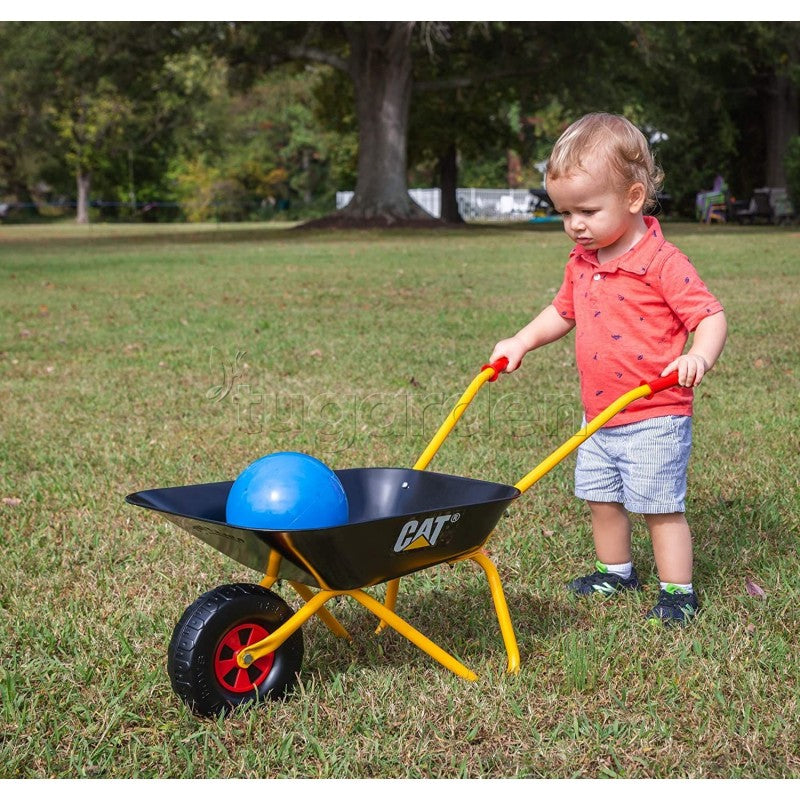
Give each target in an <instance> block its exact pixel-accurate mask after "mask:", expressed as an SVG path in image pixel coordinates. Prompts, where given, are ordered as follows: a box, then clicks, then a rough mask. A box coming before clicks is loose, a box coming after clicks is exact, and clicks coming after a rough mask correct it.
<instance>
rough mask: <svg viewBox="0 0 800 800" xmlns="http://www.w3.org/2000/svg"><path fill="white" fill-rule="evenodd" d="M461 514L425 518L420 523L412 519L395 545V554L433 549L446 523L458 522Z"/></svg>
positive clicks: (402, 530)
mask: <svg viewBox="0 0 800 800" xmlns="http://www.w3.org/2000/svg"><path fill="white" fill-rule="evenodd" d="M460 519H461V514H459V513H458V511H456V512H454V513H453V514H441V515H440V516H438V517H425V519H423V520H422V522H420V521H419V520H418V519H410V520H409V521H408V522H406V524H405V525H403V527H402V529H401V531H400V535H399V536H398V537H397V541H396V542H395V544H394V552H395V553H402V552H404V551H406V550H416V549H417V548H419V547H433V545H435V544H436V540H437V539H438V538H439V534H440V533H441V532H442V528H443V527H444V525H445V523H446V522H451V523H453V522H458V521H459V520H460Z"/></svg>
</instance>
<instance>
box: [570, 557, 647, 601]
mask: <svg viewBox="0 0 800 800" xmlns="http://www.w3.org/2000/svg"><path fill="white" fill-rule="evenodd" d="M595 566H596V567H597V572H593V573H592V574H591V575H584V576H583V577H582V578H575V580H573V581H570V582H569V583H568V584H567V589H569V590H570V591H571V592H573V593H574V594H604V595H610V594H616V593H617V592H619V591H622V590H625V589H639V588H641V587H640V585H639V579H638V578H637V577H636V570H632V571H631V576H630V578H622V577H620V576H619V575H616V574H614V573H613V572H609V571H608V569H607V568H606V567H605V566H604V565H603V564H601V563H600V562H599V561H596V562H595Z"/></svg>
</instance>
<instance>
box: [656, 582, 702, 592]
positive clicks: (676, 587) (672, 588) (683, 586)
mask: <svg viewBox="0 0 800 800" xmlns="http://www.w3.org/2000/svg"><path fill="white" fill-rule="evenodd" d="M660 583H661V589H662V590H664V589H666V590H667V591H668V592H670V594H676V593H680V594H691V593H692V592H693V591H694V587H693V586H692V584H691V583H667V582H665V581H661V582H660Z"/></svg>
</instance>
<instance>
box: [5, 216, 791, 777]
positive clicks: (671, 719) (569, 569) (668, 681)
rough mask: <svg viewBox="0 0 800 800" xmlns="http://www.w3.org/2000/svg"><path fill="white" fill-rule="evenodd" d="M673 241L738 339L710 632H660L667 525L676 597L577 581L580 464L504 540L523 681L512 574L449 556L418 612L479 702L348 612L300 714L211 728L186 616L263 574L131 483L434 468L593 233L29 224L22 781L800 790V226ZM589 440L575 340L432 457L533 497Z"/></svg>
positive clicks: (14, 597)
mask: <svg viewBox="0 0 800 800" xmlns="http://www.w3.org/2000/svg"><path fill="white" fill-rule="evenodd" d="M666 233H667V235H668V236H669V237H670V238H672V239H673V240H674V241H675V242H676V243H677V244H678V245H679V246H681V247H682V248H684V250H685V251H686V252H688V253H689V254H690V256H691V257H692V259H693V261H694V263H695V264H696V266H697V267H698V269H699V270H700V272H701V274H702V275H703V277H704V278H705V279H706V281H707V282H708V284H709V285H710V287H711V288H712V290H713V291H714V292H715V293H716V294H717V295H718V296H719V297H720V298H721V299H722V301H723V303H724V305H725V308H726V312H727V315H728V319H729V325H730V337H729V342H728V346H727V348H726V351H725V353H724V354H723V357H722V359H721V361H720V364H719V365H718V367H717V368H716V369H715V371H714V372H713V373H712V374H711V375H710V376H709V377H708V378H707V381H706V382H704V384H703V386H702V388H701V389H700V390H699V392H698V400H697V406H696V422H695V450H694V457H693V461H692V466H691V475H690V504H689V512H688V515H689V518H690V522H691V524H692V526H693V529H694V533H695V539H696V571H695V583H696V585H697V586H698V587H699V590H700V597H701V602H702V605H703V611H702V614H701V616H700V617H699V619H698V621H697V622H696V624H695V625H693V626H692V627H691V628H689V629H687V630H681V631H675V630H663V629H655V630H654V629H652V628H650V627H648V626H646V625H645V624H644V623H643V614H644V612H645V611H646V610H647V609H648V608H649V607H650V606H651V605H652V603H653V601H654V598H655V595H656V593H657V577H656V574H655V572H654V568H653V562H652V552H651V548H650V543H649V540H648V537H647V535H646V531H645V529H644V528H643V526H642V525H641V524H640V523H638V522H637V527H636V530H635V537H634V556H635V561H636V564H637V568H638V570H639V573H640V577H642V578H643V579H644V581H645V582H646V590H645V591H644V592H643V593H641V595H639V596H636V597H624V598H618V599H614V600H609V601H599V602H573V601H571V600H570V599H569V598H568V597H567V596H566V595H565V592H564V589H563V585H564V583H565V581H566V580H568V579H569V578H571V577H573V576H574V575H575V574H577V573H579V572H580V571H581V570H585V569H586V568H587V566H589V565H590V564H591V559H592V548H591V536H590V532H589V527H588V519H587V515H586V512H585V509H584V507H583V506H582V504H581V503H580V502H579V501H577V500H576V499H575V498H573V496H572V492H571V483H572V469H571V468H572V461H571V460H570V461H568V462H567V463H565V464H562V465H561V466H560V467H558V468H557V469H556V470H555V471H554V472H552V473H551V474H550V475H548V476H547V477H546V478H545V479H543V480H542V481H541V482H540V483H539V484H537V485H536V486H535V487H534V488H533V489H532V490H531V491H530V492H529V493H528V494H526V495H525V496H524V497H522V498H521V499H520V500H518V501H516V502H515V503H514V504H512V506H511V508H510V513H509V515H508V516H507V517H505V518H504V519H503V520H502V523H501V525H500V526H499V528H498V530H497V532H496V534H495V535H494V536H493V537H492V539H491V540H490V541H489V550H490V552H491V554H492V557H493V558H494V560H495V562H496V563H497V564H498V567H499V570H500V573H501V576H502V578H503V582H504V586H505V589H506V593H507V597H508V601H509V606H510V610H511V615H512V618H513V620H514V625H515V630H516V633H517V637H518V640H519V645H520V649H521V654H522V669H521V671H520V673H519V674H518V675H515V676H508V675H506V673H505V654H504V650H503V646H502V642H501V640H500V637H499V633H498V631H497V626H496V623H495V621H494V617H493V614H492V612H491V607H490V599H489V595H488V591H487V588H486V586H485V582H484V581H483V580H482V578H481V575H480V573H479V571H478V570H477V569H476V568H474V567H473V566H471V565H466V564H464V565H457V566H456V567H454V568H450V567H440V568H435V569H430V570H426V571H423V572H420V573H417V574H416V575H414V576H412V577H409V578H407V579H404V581H403V583H402V586H401V595H400V602H399V605H398V611H399V613H401V615H403V616H404V617H405V618H406V619H408V621H409V622H411V623H412V624H414V625H415V626H417V627H419V628H420V629H421V630H422V631H423V632H424V633H426V634H428V635H429V636H431V638H433V639H434V641H436V642H437V643H439V644H441V645H442V646H443V647H445V649H447V650H448V651H450V652H452V653H453V654H454V655H455V656H457V657H458V658H460V659H462V660H463V661H464V662H465V663H466V664H467V665H468V666H470V667H471V668H472V669H474V670H475V671H476V672H477V673H479V675H480V680H479V682H477V683H474V684H471V683H467V682H464V681H461V680H460V679H458V678H456V677H455V676H453V675H451V674H450V673H449V672H447V671H446V670H444V669H443V668H442V667H440V666H439V665H438V664H436V663H435V662H433V661H432V660H430V659H429V658H428V657H427V656H426V655H425V654H424V653H422V652H421V651H420V650H418V649H417V648H415V647H414V646H412V645H411V644H410V643H408V642H406V641H405V640H404V639H402V638H401V637H399V636H397V635H395V634H394V633H392V632H388V633H386V634H384V635H383V636H380V637H376V636H373V635H372V631H373V629H374V618H372V617H370V616H369V615H368V614H367V613H366V612H364V611H363V610H362V609H361V607H360V606H357V605H356V604H354V603H352V602H351V601H349V600H346V599H345V600H341V601H338V602H335V603H333V604H332V608H333V610H334V611H335V613H336V615H337V617H338V618H339V619H340V620H341V621H342V622H343V623H344V624H345V625H346V626H347V627H348V628H349V629H350V630H351V633H352V634H353V641H352V643H349V644H348V643H346V642H343V641H340V640H337V639H335V638H334V637H332V636H331V635H330V634H329V632H328V631H327V629H326V628H325V627H324V626H323V625H321V624H320V623H319V622H317V621H316V620H311V621H310V622H309V623H308V624H306V625H305V626H304V628H303V633H304V637H305V648H306V656H305V661H304V665H303V672H302V675H301V684H300V687H299V689H298V691H297V692H296V693H295V694H294V695H293V696H292V697H291V698H290V699H289V700H288V701H286V702H284V703H276V704H270V705H268V706H266V707H259V708H257V709H251V710H247V711H244V712H237V713H236V714H235V715H233V716H232V717H231V718H229V719H227V720H225V721H206V720H200V719H196V718H194V717H193V716H192V715H191V714H190V713H188V711H187V710H186V708H185V707H184V706H183V705H182V704H181V703H180V701H179V700H178V698H177V697H176V696H175V695H174V694H173V693H172V690H171V688H170V686H169V681H168V679H167V675H166V670H165V660H166V648H167V644H168V642H169V638H170V635H171V631H172V627H173V625H174V624H175V622H176V621H177V620H178V618H179V617H180V615H181V613H182V612H183V609H184V608H185V607H186V606H187V605H189V604H190V603H191V602H192V601H193V600H194V599H195V598H196V597H197V596H198V595H199V594H201V593H202V592H204V591H206V590H208V589H210V588H212V587H214V586H216V585H219V584H222V583H227V582H232V581H257V580H259V578H260V576H259V575H257V574H255V573H253V572H251V571H249V570H247V569H246V568H243V567H240V566H239V565H237V564H236V563H235V562H232V561H230V560H229V559H226V558H225V557H224V556H222V555H221V554H219V553H217V552H216V551H215V550H212V549H211V548H209V547H207V546H206V545H204V544H202V543H201V542H199V541H197V540H195V539H193V538H192V537H191V536H189V535H188V534H186V533H184V532H183V531H181V530H179V529H177V528H175V527H173V526H171V525H170V524H169V523H167V522H166V521H163V520H161V518H157V517H156V516H155V515H149V514H147V513H146V512H144V511H142V510H141V509H138V508H134V507H131V506H129V505H126V504H125V503H124V502H123V498H124V496H125V495H126V494H128V493H130V492H132V491H136V490H139V489H144V488H149V487H154V486H167V485H178V484H189V483H202V482H208V481H215V480H230V479H232V478H233V477H235V476H236V475H237V474H238V472H239V471H240V470H241V469H242V468H243V467H244V466H245V465H246V464H247V463H249V462H250V461H252V460H253V459H254V458H256V457H257V456H260V455H262V454H264V453H268V452H271V451H274V450H278V449H293V450H306V451H308V452H311V453H312V454H314V455H317V456H318V457H320V458H322V459H324V460H325V461H326V462H327V463H329V464H330V465H331V466H333V467H335V468H343V467H351V466H373V465H375V466H382V465H391V466H410V465H411V464H413V462H414V460H415V459H416V457H417V455H418V454H419V453H420V452H421V451H422V449H423V448H424V446H425V445H426V444H427V442H428V440H429V438H430V436H432V434H433V433H434V431H435V429H436V427H437V426H438V424H439V422H440V421H441V420H442V419H443V418H444V415H445V414H446V413H447V412H448V411H449V409H450V405H451V404H452V403H453V402H454V401H455V399H457V397H458V396H459V394H460V393H461V391H463V389H464V388H465V387H466V385H467V383H468V382H469V381H470V380H471V378H472V377H473V376H474V375H475V374H476V372H477V370H478V369H479V367H480V365H481V364H483V363H484V361H485V360H486V358H487V357H488V355H489V354H490V352H491V349H492V346H493V345H494V343H495V342H496V341H497V340H498V339H499V338H502V337H504V336H507V335H509V334H510V333H512V332H514V331H515V330H517V328H518V327H519V326H521V325H522V324H523V323H524V322H526V321H527V320H528V319H529V317H530V315H531V314H533V313H534V312H535V311H536V310H538V309H539V308H540V307H541V306H543V305H544V304H546V303H547V302H549V301H550V299H551V298H552V295H553V292H554V290H555V288H556V287H557V286H558V284H559V282H560V278H561V274H562V270H563V264H564V261H565V258H566V254H567V251H568V245H569V243H568V241H567V239H566V237H564V235H563V233H560V232H559V231H556V230H540V229H538V228H537V229H536V230H533V226H527V227H526V226H519V227H510V228H479V227H470V228H467V229H466V230H464V231H450V230H448V231H445V232H431V231H427V232H415V233H410V232H407V231H404V232H384V233H380V232H370V233H356V232H347V233H344V232H340V233H320V232H315V233H309V232H307V233H302V232H298V231H292V230H286V229H278V228H273V227H266V226H257V225H250V226H224V225H223V226H206V227H200V226H196V227H195V226H164V227H156V226H153V227H145V226H141V227H135V226H93V227H92V228H90V229H88V230H82V229H79V228H76V227H74V226H45V227H33V226H24V227H20V228H10V227H7V226H6V227H2V228H0V409H2V411H1V412H0V498H7V499H6V500H4V501H3V502H2V503H0V530H1V531H2V533H1V534H0V535H1V536H2V539H1V541H2V548H3V558H2V559H0V642H2V648H1V651H0V704H1V708H0V778H3V777H5V778H9V777H10V778H13V777H79V776H91V777H109V778H113V777H195V778H207V777H323V778H367V777H384V778H387V777H432V778H454V777H495V778H502V777H569V776H582V777H604V776H620V777H627V778H650V777H716V778H737V777H760V778H777V777H794V778H796V777H800V735H799V734H800V731H798V720H800V708H799V707H798V688H797V687H798V679H799V678H800V656H798V647H797V642H798V640H800V576H799V575H798V559H797V556H798V531H800V496H799V495H800V492H799V490H798V477H797V476H798V466H799V465H798V460H799V459H798V453H800V424H798V423H800V403H799V402H798V386H799V384H800V369H799V368H800V355H799V354H798V342H800V233H799V232H798V231H797V229H791V228H790V229H776V228H767V227H762V228H737V227H732V226H728V227H718V228H713V229H707V228H701V227H700V226H696V225H668V226H666ZM579 421H580V410H579V408H578V393H577V380H576V376H575V372H574V364H573V356H572V340H571V337H568V338H567V339H566V340H562V341H560V342H558V343H556V344H554V345H552V346H550V347H548V348H546V349H544V350H542V351H540V352H538V353H535V354H532V355H531V356H529V357H528V359H527V360H526V363H525V366H524V368H523V369H522V370H521V371H519V372H517V373H515V375H513V376H509V377H507V378H505V379H503V380H501V381H500V382H498V383H496V384H492V385H490V386H488V387H486V388H484V390H483V391H482V392H481V393H480V395H479V396H478V398H477V399H476V401H475V403H474V404H473V407H472V408H471V409H470V411H469V412H468V415H467V416H465V417H464V419H463V420H462V423H461V424H460V425H459V427H458V428H457V429H456V431H455V432H454V433H453V435H452V436H451V437H450V439H449V440H448V441H447V442H446V443H445V445H444V447H443V448H442V450H441V452H440V453H439V455H438V456H437V457H436V459H435V460H434V462H433V464H432V468H434V469H436V470H438V471H442V472H450V473H453V474H457V475H467V476H472V477H477V478H484V479H487V480H496V481H501V482H511V483H513V482H515V481H516V480H518V479H519V478H521V477H522V476H523V475H524V474H525V473H526V472H527V471H528V470H529V469H531V468H532V467H533V466H535V465H536V463H538V461H539V460H541V458H543V457H544V456H545V455H546V454H547V453H548V452H550V450H551V449H552V448H553V447H555V446H557V445H558V444H560V443H561V442H562V441H563V440H564V439H565V438H567V436H568V435H569V434H571V433H572V432H573V429H574V428H575V427H577V425H578V423H579ZM17 500H18V501H19V502H18V503H17V502H16V501H17ZM748 579H749V580H750V581H752V582H755V583H756V584H758V585H759V586H761V587H762V588H763V590H764V592H765V594H766V596H765V597H756V596H751V594H749V593H748V591H747V586H746V581H747V580H748ZM373 591H375V593H376V594H377V596H382V589H380V588H378V589H376V590H373ZM279 592H280V594H281V595H282V596H283V597H284V599H286V600H287V601H289V602H290V603H292V604H294V605H296V604H297V598H296V596H294V595H293V593H292V591H291V589H290V588H289V587H280V588H279Z"/></svg>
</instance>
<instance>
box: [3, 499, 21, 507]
mask: <svg viewBox="0 0 800 800" xmlns="http://www.w3.org/2000/svg"><path fill="white" fill-rule="evenodd" d="M21 502H22V498H21V497H4V498H3V505H4V506H18V505H19V504H20V503H21Z"/></svg>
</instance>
